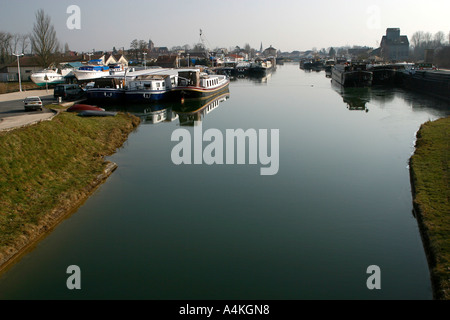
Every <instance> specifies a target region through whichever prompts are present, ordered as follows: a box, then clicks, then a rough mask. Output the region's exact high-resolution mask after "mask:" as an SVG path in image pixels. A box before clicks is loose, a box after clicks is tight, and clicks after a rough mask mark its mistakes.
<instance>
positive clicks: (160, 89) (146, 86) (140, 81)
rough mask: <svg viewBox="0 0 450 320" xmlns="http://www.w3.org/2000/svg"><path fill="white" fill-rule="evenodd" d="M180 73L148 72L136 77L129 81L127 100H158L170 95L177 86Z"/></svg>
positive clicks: (126, 93)
mask: <svg viewBox="0 0 450 320" xmlns="http://www.w3.org/2000/svg"><path fill="white" fill-rule="evenodd" d="M177 82H178V75H173V74H172V75H170V74H148V75H141V76H138V77H136V78H135V79H134V80H132V81H129V82H128V89H127V90H126V91H125V96H126V99H127V100H132V101H144V102H147V101H156V100H163V99H166V98H168V97H169V93H170V92H171V90H172V89H173V88H175V87H176V85H177Z"/></svg>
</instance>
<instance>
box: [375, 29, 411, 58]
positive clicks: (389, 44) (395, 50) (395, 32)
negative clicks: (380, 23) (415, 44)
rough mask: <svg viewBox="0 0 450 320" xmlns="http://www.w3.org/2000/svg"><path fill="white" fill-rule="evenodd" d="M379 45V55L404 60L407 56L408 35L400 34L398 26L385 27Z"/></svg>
mask: <svg viewBox="0 0 450 320" xmlns="http://www.w3.org/2000/svg"><path fill="white" fill-rule="evenodd" d="M380 47H381V55H382V57H383V58H384V59H386V60H406V59H408V57H409V40H408V36H402V35H400V29H399V28H388V29H386V35H385V36H383V37H382V38H381V44H380Z"/></svg>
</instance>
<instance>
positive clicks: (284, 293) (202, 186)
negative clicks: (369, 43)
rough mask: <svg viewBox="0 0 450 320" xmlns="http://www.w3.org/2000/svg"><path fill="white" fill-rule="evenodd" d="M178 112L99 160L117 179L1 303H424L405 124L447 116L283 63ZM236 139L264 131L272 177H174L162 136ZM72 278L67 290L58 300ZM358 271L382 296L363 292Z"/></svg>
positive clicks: (10, 274) (426, 289)
mask: <svg viewBox="0 0 450 320" xmlns="http://www.w3.org/2000/svg"><path fill="white" fill-rule="evenodd" d="M189 106H190V105H189V103H187V104H186V106H185V107H184V109H185V110H181V109H180V107H179V106H178V111H179V113H176V112H175V111H174V110H173V109H172V111H170V110H171V109H170V108H169V109H166V110H164V106H161V105H159V107H158V108H157V107H153V109H155V110H150V109H151V108H150V107H149V108H148V109H149V110H147V113H148V112H149V111H152V113H151V116H145V117H144V116H143V115H142V119H146V120H145V121H143V123H142V124H141V125H140V126H139V127H138V129H137V130H136V131H135V132H134V133H132V134H131V135H130V136H129V139H128V141H127V142H126V143H125V144H124V146H123V147H122V148H121V149H120V150H118V152H117V153H116V154H114V155H113V156H111V157H109V159H108V160H110V161H113V162H115V163H117V164H118V169H117V170H116V171H115V172H114V173H113V174H112V176H111V177H110V178H109V179H108V180H107V181H106V183H104V184H103V185H101V186H100V188H99V189H98V190H97V191H96V192H95V193H94V194H93V195H92V196H91V197H90V198H89V199H88V200H87V201H86V202H85V203H84V204H83V205H82V206H81V207H80V208H79V210H78V211H77V212H75V213H74V214H72V215H71V216H70V217H68V218H67V219H65V220H64V221H63V222H62V223H61V224H60V225H59V226H58V227H57V228H56V229H55V230H54V231H53V232H51V233H50V234H49V235H48V236H47V237H46V238H45V239H43V240H42V241H41V242H39V243H38V244H37V245H36V246H35V248H34V249H33V250H32V251H30V252H29V253H28V254H26V255H25V256H24V257H23V258H22V259H21V260H20V261H19V262H18V263H16V264H15V265H14V266H13V267H12V268H11V269H10V270H8V271H7V272H6V273H5V274H3V275H2V277H1V278H0V299H158V300H160V299H171V300H178V299H182V300H184V299H252V300H259V299H275V300H278V299H285V300H302V299H432V289H431V283H430V276H429V270H428V265H427V260H426V255H425V252H424V248H423V244H422V240H421V237H420V233H419V230H418V225H417V221H416V219H415V218H414V216H413V212H412V209H413V207H412V195H411V185H410V180H409V169H408V160H409V158H410V157H411V155H412V153H413V152H414V143H415V133H416V132H417V130H418V129H419V127H420V125H421V124H422V123H424V122H426V121H428V120H434V119H437V118H440V117H443V116H446V115H448V114H449V111H448V110H449V108H448V107H449V106H448V104H446V103H445V102H441V101H439V100H435V99H432V98H428V97H426V96H422V95H418V94H415V93H411V92H405V91H403V90H401V89H393V88H375V87H373V88H369V89H347V90H345V91H342V89H340V88H337V87H335V86H334V85H332V83H331V81H330V79H329V78H327V77H325V74H324V72H305V71H303V70H301V69H300V68H299V66H298V64H295V63H292V64H285V65H279V66H278V67H277V70H276V71H275V72H273V73H272V74H270V75H269V76H268V77H267V78H263V79H259V80H258V79H257V80H255V79H237V80H234V81H232V82H231V84H230V86H229V94H227V95H223V96H222V97H221V99H220V100H219V101H216V102H215V104H214V105H213V107H214V108H211V109H208V111H209V112H206V111H205V112H203V113H202V114H192V113H191V114H189V113H187V114H186V112H188V111H189V110H188V108H189ZM174 108H175V109H176V108H177V107H174ZM156 109H159V111H158V110H156ZM180 110H181V111H184V112H185V113H183V112H180ZM158 117H160V120H164V119H166V121H161V122H159V121H160V120H158ZM200 119H201V122H197V123H196V124H197V126H192V124H193V121H194V120H200ZM239 128H241V129H243V130H249V129H252V130H253V129H254V132H256V134H257V138H259V141H263V142H264V141H265V140H264V139H263V138H264V136H263V135H262V131H264V129H267V134H268V137H269V138H270V139H268V140H267V144H268V147H269V149H270V150H271V151H272V152H276V149H273V148H270V143H269V142H270V141H272V142H274V141H275V142H276V137H275V136H273V135H272V136H271V135H270V133H271V132H273V131H270V130H271V129H274V131H276V130H278V133H279V140H278V141H279V144H278V146H279V153H278V159H279V164H278V166H277V167H276V169H278V170H277V171H276V172H275V174H270V175H262V174H261V168H262V167H267V165H264V164H263V163H262V162H261V161H257V163H256V164H250V163H249V161H246V163H245V164H231V163H230V162H226V161H225V159H226V155H225V154H224V155H223V159H224V164H213V165H208V164H205V163H204V162H205V161H204V160H205V159H203V164H181V165H176V164H175V163H174V160H173V157H172V151H173V149H174V148H175V147H176V146H177V145H178V142H177V141H172V139H171V138H172V134H173V133H174V132H175V131H176V130H179V129H184V130H187V131H188V132H190V133H191V134H192V137H193V138H194V135H195V130H197V132H199V130H202V132H203V133H205V132H206V131H207V130H208V129H216V130H215V131H210V132H215V133H219V132H220V133H222V136H223V139H224V141H223V145H225V144H226V141H225V139H226V132H227V129H232V130H236V129H239ZM260 130H261V131H260ZM183 132H186V131H183ZM272 139H273V140H272ZM192 143H194V139H193V140H192ZM249 144H250V143H249ZM207 145H208V143H207V142H203V148H205V147H206V146H207ZM237 152H238V151H237ZM215 155H217V154H215ZM272 155H273V154H272ZM257 160H261V158H258V159H257ZM272 160H274V158H272ZM272 164H273V165H274V168H275V162H273V163H272ZM71 265H76V266H78V267H79V268H80V271H81V273H80V274H81V277H80V279H81V290H69V289H68V288H67V286H66V281H67V279H68V277H69V276H70V274H68V273H67V268H68V266H71ZM373 265H375V266H378V267H379V271H380V272H379V273H378V275H379V277H378V278H377V279H378V280H379V283H380V284H381V288H380V289H372V290H371V289H369V288H368V286H367V281H368V278H369V277H370V276H371V273H368V267H369V266H373Z"/></svg>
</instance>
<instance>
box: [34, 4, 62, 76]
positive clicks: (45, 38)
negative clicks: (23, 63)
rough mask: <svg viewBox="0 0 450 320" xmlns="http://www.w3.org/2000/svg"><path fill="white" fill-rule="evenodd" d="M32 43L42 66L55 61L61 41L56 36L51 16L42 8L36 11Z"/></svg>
mask: <svg viewBox="0 0 450 320" xmlns="http://www.w3.org/2000/svg"><path fill="white" fill-rule="evenodd" d="M31 45H32V47H33V51H34V52H35V53H36V56H37V59H38V62H39V64H40V65H41V66H42V67H48V66H49V65H50V64H51V63H52V62H54V58H55V56H54V55H55V53H56V52H57V51H59V41H58V39H57V38H56V31H55V28H54V27H53V25H52V24H51V20H50V16H48V15H46V14H45V12H44V10H42V9H39V10H38V11H37V12H36V22H35V23H34V27H33V33H32V35H31Z"/></svg>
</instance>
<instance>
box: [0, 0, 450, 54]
mask: <svg viewBox="0 0 450 320" xmlns="http://www.w3.org/2000/svg"><path fill="white" fill-rule="evenodd" d="M0 4H1V5H0V31H5V32H11V33H29V32H31V30H32V28H33V24H34V22H35V13H36V11H37V10H38V9H41V8H42V9H44V11H45V12H46V13H47V14H48V15H50V17H51V19H52V23H53V25H54V26H55V29H56V32H57V37H58V39H59V41H60V42H61V45H62V46H64V44H65V43H68V44H69V47H70V49H71V50H76V51H91V50H93V49H96V50H111V49H112V48H113V47H116V48H117V49H119V48H121V47H125V48H126V49H128V48H129V47H130V43H131V41H132V40H133V39H138V40H140V39H142V40H145V41H148V40H149V39H151V40H152V41H153V42H154V43H155V46H164V47H169V48H171V47H172V46H175V45H184V44H189V45H190V46H193V45H194V44H195V43H197V42H198V41H199V39H200V37H199V30H200V29H202V30H203V34H204V37H205V38H206V40H207V41H208V44H209V46H210V47H211V48H215V47H225V48H230V47H234V46H236V45H238V46H241V47H243V46H244V45H245V44H246V43H249V44H250V45H251V46H252V47H253V48H256V49H259V47H260V44H261V42H262V43H263V46H264V48H266V47H268V46H269V45H272V46H273V47H275V48H277V49H280V50H281V51H289V52H290V51H293V50H307V49H311V48H313V47H316V48H317V49H321V48H328V47H331V46H343V45H367V46H370V47H376V46H378V45H379V42H380V40H381V36H382V35H384V34H385V31H386V28H388V27H398V28H400V29H401V34H405V35H407V36H409V37H411V35H412V34H413V33H414V32H415V31H418V30H423V31H425V32H431V33H433V34H434V33H436V32H437V31H443V32H444V33H445V34H446V39H447V41H448V34H449V32H450V0H427V1H421V0H408V1H404V0H390V1H387V0H386V1H384V0H369V1H368V0H347V1H346V0H338V1H336V0H322V1H321V0H308V1H303V0H276V1H275V0H225V1H223V0H222V1H217V0H207V1H205V0H158V1H154V0H146V1H144V0H121V1H118V0H109V1H104V0H90V1H86V0H14V1H13V0H8V1H5V0H0ZM70 5H77V6H79V8H80V10H81V15H80V22H81V29H79V30H77V29H75V30H70V29H69V28H68V27H67V20H68V18H69V16H70V14H68V13H67V8H68V7H69V6H70Z"/></svg>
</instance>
